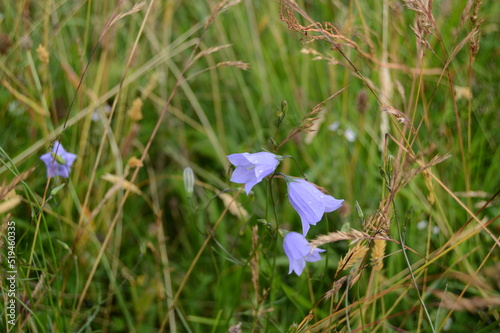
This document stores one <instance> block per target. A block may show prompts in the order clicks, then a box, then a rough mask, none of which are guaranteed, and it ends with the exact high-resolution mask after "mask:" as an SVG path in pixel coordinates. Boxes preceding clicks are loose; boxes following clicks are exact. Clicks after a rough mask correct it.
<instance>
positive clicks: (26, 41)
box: [19, 35, 33, 50]
mask: <svg viewBox="0 0 500 333" xmlns="http://www.w3.org/2000/svg"><path fill="white" fill-rule="evenodd" d="M19 46H21V48H23V49H25V50H29V49H31V48H32V47H33V41H32V40H31V38H30V36H28V35H26V36H23V37H21V39H20V40H19Z"/></svg>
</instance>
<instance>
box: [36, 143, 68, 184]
mask: <svg viewBox="0 0 500 333" xmlns="http://www.w3.org/2000/svg"><path fill="white" fill-rule="evenodd" d="M76 157H77V156H76V155H75V154H72V153H68V152H67V151H66V150H65V149H64V147H63V146H62V144H60V143H59V141H56V142H54V146H53V147H52V152H50V153H47V154H43V155H42V156H40V159H41V160H42V161H43V163H45V166H46V167H47V178H51V177H54V176H61V177H64V178H68V177H69V169H70V167H71V165H72V164H73V162H74V161H75V160H76Z"/></svg>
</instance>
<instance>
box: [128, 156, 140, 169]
mask: <svg viewBox="0 0 500 333" xmlns="http://www.w3.org/2000/svg"><path fill="white" fill-rule="evenodd" d="M127 164H128V165H129V166H130V167H131V168H137V167H142V162H141V160H140V159H138V158H137V157H135V156H132V157H131V158H130V159H129V160H128V162H127Z"/></svg>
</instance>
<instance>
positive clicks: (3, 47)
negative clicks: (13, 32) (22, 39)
mask: <svg viewBox="0 0 500 333" xmlns="http://www.w3.org/2000/svg"><path fill="white" fill-rule="evenodd" d="M11 45H12V43H11V41H10V38H9V36H8V35H7V34H0V54H6V53H7V51H8V50H9V48H10V46H11Z"/></svg>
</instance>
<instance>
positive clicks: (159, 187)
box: [0, 0, 500, 332]
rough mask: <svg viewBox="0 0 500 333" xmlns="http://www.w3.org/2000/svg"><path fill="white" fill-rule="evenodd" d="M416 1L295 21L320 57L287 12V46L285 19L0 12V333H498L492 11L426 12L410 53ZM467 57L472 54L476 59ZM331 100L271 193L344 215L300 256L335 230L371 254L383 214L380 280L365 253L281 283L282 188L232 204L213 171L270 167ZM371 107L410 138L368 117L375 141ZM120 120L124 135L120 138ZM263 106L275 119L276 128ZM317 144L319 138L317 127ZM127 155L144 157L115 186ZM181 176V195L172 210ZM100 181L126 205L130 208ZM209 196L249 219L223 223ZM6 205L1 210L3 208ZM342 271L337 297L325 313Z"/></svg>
mask: <svg viewBox="0 0 500 333" xmlns="http://www.w3.org/2000/svg"><path fill="white" fill-rule="evenodd" d="M415 3H419V2H418V1H414V2H411V1H406V6H405V2H401V1H392V0H391V1H387V2H385V4H384V2H382V1H373V2H372V1H358V0H353V1H299V2H298V7H299V8H300V9H301V10H302V11H303V12H304V13H307V15H308V16H309V17H310V18H311V19H312V20H313V22H328V23H329V24H330V25H331V26H333V27H335V29H336V38H335V39H334V40H333V43H329V42H327V41H325V40H312V38H311V37H313V36H317V37H318V38H319V37H321V36H322V35H321V34H320V33H318V32H314V31H313V30H314V28H315V26H314V25H312V24H313V22H308V21H307V19H306V18H305V17H304V16H303V15H301V14H300V12H294V16H295V17H296V18H297V20H298V22H299V23H300V24H301V25H302V26H304V27H306V26H309V30H307V35H305V34H300V33H299V32H297V31H294V29H293V28H292V27H290V26H289V24H288V23H289V22H290V21H289V22H285V19H286V17H287V16H286V15H285V12H284V8H285V5H286V2H282V3H280V2H277V1H246V0H245V1H241V2H237V1H233V2H226V3H225V7H218V6H220V4H221V3H218V2H215V1H208V2H201V1H145V2H142V3H135V2H131V1H102V2H101V1H91V0H87V1H61V0H56V1H32V2H30V1H18V2H12V1H7V0H3V1H0V4H1V7H0V26H1V33H0V52H1V54H0V79H1V83H2V84H1V85H0V119H1V125H0V128H1V133H0V147H1V148H2V150H1V151H0V153H1V155H0V156H1V159H2V166H0V179H1V180H2V181H4V182H5V183H4V185H5V186H9V184H11V185H12V186H11V187H12V188H15V191H16V193H17V195H18V196H20V197H18V198H21V200H20V202H19V204H18V205H17V206H16V207H13V208H11V209H9V210H5V211H1V210H0V213H1V214H2V215H1V221H2V235H4V230H5V226H6V223H7V221H9V220H13V221H15V222H16V226H17V247H16V254H17V256H18V258H17V259H18V271H19V273H18V280H17V283H18V299H17V301H18V304H19V307H18V312H17V321H16V325H14V326H8V325H7V321H6V319H7V317H6V311H5V308H4V306H5V304H7V303H6V302H7V296H6V292H5V291H6V290H7V289H6V288H7V285H6V282H5V281H6V280H5V279H2V281H1V286H2V295H3V302H2V306H0V310H1V314H2V322H1V324H0V325H5V328H6V330H7V331H11V332H21V331H32V332H52V331H54V332H58V331H59V332H69V331H75V332H94V331H101V332H123V331H129V332H149V331H159V330H164V331H172V332H173V331H178V332H226V331H228V329H229V328H230V327H231V326H233V332H237V328H235V327H234V325H237V324H238V323H241V330H242V331H243V332H247V331H248V332H250V331H254V332H285V331H295V330H303V331H307V329H309V331H310V332H324V331H331V332H347V331H351V330H352V331H356V330H357V331H360V330H363V331H380V332H391V331H410V332H428V331H429V332H430V331H433V330H434V331H450V332H471V331H477V332H479V331H481V332H490V331H491V332H493V331H495V330H498V329H499V327H500V325H499V318H500V314H499V311H498V306H499V305H500V301H499V300H500V285H499V284H498V276H499V274H500V266H499V265H498V256H499V251H498V247H497V244H498V242H499V240H498V234H499V232H500V224H499V222H498V221H497V220H496V218H498V216H499V199H498V197H497V196H496V195H497V194H498V193H497V192H498V190H499V189H500V186H499V185H500V177H499V171H498V165H499V164H500V150H499V149H498V145H499V143H500V134H499V133H500V132H499V131H498V124H499V121H500V118H499V113H498V107H499V106H500V101H499V96H498V94H497V91H498V88H499V85H498V82H500V74H499V70H498V67H499V61H498V58H499V53H500V49H499V46H498V43H497V41H498V37H497V36H498V31H499V29H500V27H499V21H498V17H499V15H500V5H499V3H498V2H496V1H485V2H484V3H483V4H479V1H465V0H460V1H440V2H435V3H433V7H432V9H431V13H432V15H433V18H434V20H435V21H434V22H432V24H433V25H432V27H433V29H431V30H430V32H431V33H430V34H428V35H427V36H425V38H424V39H425V41H427V42H428V47H425V46H423V44H422V43H421V42H422V41H423V40H419V38H418V37H417V36H416V34H415V32H414V31H413V30H412V29H415V31H417V32H418V31H419V29H420V28H419V26H418V25H417V22H419V19H421V18H422V16H425V15H423V14H422V13H418V12H417V11H415V10H411V8H412V6H414V5H415ZM430 3H432V1H431V2H430ZM412 4H413V5H412ZM286 8H293V6H292V7H286ZM476 8H477V18H472V19H471V17H473V16H474V15H473V13H474V11H475V10H476ZM216 10H218V12H217V13H215V14H212V13H214V11H216ZM427 14H428V13H427ZM384 15H385V17H384ZM424 21H425V20H424ZM480 21H481V23H480ZM384 22H385V23H387V25H386V27H385V28H384ZM424 23H425V22H424ZM110 24H111V25H110ZM420 24H421V26H422V21H420ZM421 26H420V27H421ZM323 27H324V28H327V27H328V26H327V25H323ZM316 28H317V26H316ZM475 28H477V29H478V32H477V33H476V34H473V35H471V32H473V31H474V29H475ZM384 29H385V31H384ZM332 31H333V30H332ZM302 32H304V30H302ZM471 40H472V41H474V40H476V41H479V42H478V43H479V51H478V52H477V54H475V53H473V51H472V50H471ZM354 43H355V44H354ZM335 45H338V46H339V47H340V50H341V51H342V54H341V53H340V52H339V51H338V50H337V49H336V46H335ZM353 45H356V47H357V49H356V47H353ZM40 47H42V49H45V50H46V52H47V53H48V57H49V58H48V59H49V60H48V62H45V61H44V59H43V54H42V53H43V51H41V49H40ZM384 49H385V50H384ZM384 53H385V54H386V56H387V61H386V62H387V63H388V65H384V64H383V63H382V59H383V55H384ZM193 56H195V58H193ZM344 56H345V57H344ZM193 59H195V61H192V62H191V60H193ZM347 59H349V61H347ZM448 60H449V66H447V68H445V64H447V61H448ZM187 64H189V66H187ZM186 66H187V67H186ZM352 66H355V68H356V69H354V68H352ZM384 66H387V67H388V68H389V70H388V73H389V75H390V76H389V78H388V79H385V78H384V77H383V75H384V74H383V73H384V71H385V69H384ZM242 67H243V68H242ZM247 67H248V68H247ZM186 68H187V69H186ZM244 68H247V69H244ZM356 70H357V71H358V72H357V71H356ZM359 74H361V75H362V77H360V75H359ZM80 79H81V82H80ZM384 80H385V81H384ZM369 87H371V90H370V89H369ZM343 88H345V90H344V91H343V92H341V93H340V94H339V95H338V96H337V97H335V98H333V99H331V100H329V101H326V102H325V103H324V104H323V106H322V112H321V113H320V114H319V115H318V114H316V115H313V116H311V117H313V118H316V117H318V118H319V119H314V121H313V122H314V123H316V125H317V130H316V131H315V132H314V133H312V134H308V133H300V134H298V135H296V136H294V137H293V138H292V139H290V140H289V141H287V142H286V143H285V144H284V145H283V146H282V147H281V148H280V149H279V150H278V151H277V153H278V154H281V155H291V156H294V157H295V160H296V161H297V165H295V163H293V161H292V160H291V159H286V160H285V161H284V162H283V163H282V164H281V165H280V171H281V172H283V173H286V174H291V175H294V176H300V171H299V168H300V170H303V171H304V173H305V174H306V175H307V176H308V179H309V180H310V181H312V182H314V183H316V184H318V185H320V186H322V187H324V188H325V189H327V190H328V191H329V192H330V193H331V194H332V195H333V196H335V197H336V198H343V199H345V202H346V205H345V206H344V207H343V208H342V209H341V210H340V211H338V212H335V213H331V214H327V215H326V217H325V218H324V219H323V222H321V223H319V224H318V226H317V227H316V228H314V229H311V232H310V234H309V235H308V238H310V239H313V238H314V237H315V236H317V235H320V234H327V233H329V232H336V231H339V230H341V228H343V227H344V228H346V226H347V225H350V227H352V228H354V229H356V230H364V231H366V232H369V233H370V234H372V235H373V234H374V233H375V232H377V231H378V232H380V231H381V230H382V229H383V226H382V225H381V224H380V223H379V222H380V221H379V220H377V218H379V217H380V216H384V217H385V218H387V219H388V220H389V221H390V222H387V223H388V224H387V228H386V229H387V230H386V231H387V233H388V236H389V237H390V238H391V239H393V240H394V241H391V242H388V245H387V248H386V257H385V258H384V268H383V269H382V270H381V271H380V272H376V271H375V270H373V269H372V265H373V262H371V261H370V255H367V257H366V258H365V260H364V261H363V262H362V263H360V264H358V266H355V267H354V269H353V270H351V271H349V270H346V271H345V272H340V273H339V274H337V273H336V272H337V269H338V263H339V260H340V258H341V257H344V256H345V255H346V253H347V251H348V250H349V248H352V247H353V245H352V244H351V245H349V243H348V242H347V241H341V242H335V243H332V244H327V245H325V246H323V248H325V249H326V250H327V252H326V253H325V255H324V260H322V261H321V262H318V263H308V265H307V269H306V271H305V272H304V273H303V274H302V276H300V277H297V276H295V275H288V274H287V273H288V260H287V258H286V257H285V255H284V253H283V251H282V246H281V243H282V237H281V236H280V234H279V232H278V228H282V229H284V230H295V231H298V230H300V219H299V217H298V215H297V213H296V212H295V211H294V210H293V209H292V207H291V206H290V204H289V203H288V199H287V196H286V186H285V183H284V181H283V180H281V179H277V178H275V179H273V180H272V181H271V182H269V181H267V180H266V181H264V182H262V183H261V184H259V185H257V186H256V187H255V188H254V190H253V193H252V194H251V195H250V196H247V195H245V194H244V193H243V194H241V192H239V185H238V184H234V183H230V182H229V178H230V172H231V169H230V165H229V162H228V161H227V159H226V155H227V154H231V153H237V152H244V151H247V152H257V151H262V150H264V149H266V150H270V151H273V149H274V146H273V143H272V142H273V140H274V142H276V143H278V144H279V143H280V142H282V141H283V140H284V139H285V138H286V137H287V135H288V134H289V133H290V132H291V131H292V130H293V129H294V128H296V127H297V126H299V124H301V120H302V119H304V118H307V117H308V112H310V111H311V110H313V109H314V107H315V106H316V105H318V104H319V103H321V102H322V101H325V100H326V99H327V98H328V97H329V96H331V95H333V94H335V93H337V92H338V91H340V90H341V89H343ZM464 92H465V95H464ZM384 93H386V94H389V97H388V100H387V104H389V105H390V106H391V107H393V108H395V109H397V110H399V111H400V112H402V113H404V114H406V117H407V119H408V121H409V122H407V123H406V125H408V124H411V126H413V129H414V132H412V131H411V130H409V129H408V127H405V124H402V123H400V122H398V119H397V117H394V116H391V115H389V118H388V119H389V126H390V127H389V134H390V136H386V137H385V138H384V136H383V135H382V133H381V121H382V117H384V114H385V113H384V112H383V111H381V105H380V103H379V101H378V100H377V97H378V98H380V96H382V95H383V94H384ZM467 93H468V94H469V95H467ZM170 97H171V99H170ZM138 98H139V99H140V100H141V102H142V107H141V111H142V119H140V120H133V119H132V118H131V116H130V110H131V109H132V108H133V105H134V100H137V99H138ZM282 101H286V102H287V105H288V111H287V114H286V117H285V118H284V120H283V122H282V123H281V125H280V126H279V127H277V126H276V124H277V114H278V110H279V107H280V105H281V102H282ZM361 104H362V105H361ZM42 113H43V114H42ZM111 116H112V117H111ZM108 119H111V120H110V125H109V127H108V128H107V126H108V125H107V120H108ZM334 122H338V129H335V130H331V129H329V128H331V127H330V125H332V124H333V123H334ZM302 124H303V123H302ZM155 127H157V129H158V132H155ZM346 131H347V132H348V131H352V132H354V133H355V139H354V140H352V141H350V140H348V138H347V137H346V135H344V134H345V133H346ZM308 136H309V137H310V139H308ZM403 137H404V138H405V139H403ZM56 138H58V140H60V141H61V142H62V143H63V145H64V147H65V148H66V150H67V151H69V152H73V153H75V154H77V155H78V159H77V161H76V162H75V164H74V165H73V167H72V170H71V175H70V178H69V179H68V180H65V179H61V178H55V179H52V180H51V181H50V183H48V181H47V179H46V177H45V176H46V170H45V167H44V166H43V164H42V162H41V161H40V160H39V157H40V155H41V154H43V153H45V152H47V151H48V149H49V146H50V144H51V143H52V142H53V141H54V140H55V139H56ZM271 138H272V139H271ZM308 140H310V141H308ZM410 142H411V144H410ZM381 147H382V149H380V148H381ZM405 151H406V153H405ZM446 154H449V155H450V157H449V158H448V159H446V160H444V161H442V162H441V163H439V164H437V165H435V166H432V168H430V169H428V170H427V171H428V172H430V173H432V175H433V176H435V178H433V177H432V176H431V174H430V173H427V172H419V173H418V174H417V172H415V171H416V170H417V169H418V167H419V164H418V163H420V162H421V163H424V164H425V163H429V162H430V161H431V160H432V158H433V157H435V156H436V155H439V156H444V155H446ZM389 156H392V157H394V160H393V162H391V161H392V160H391V158H392V157H389ZM132 157H136V158H139V159H141V158H143V166H142V167H141V168H139V169H138V171H137V174H136V175H134V172H135V170H136V168H134V167H130V166H129V164H127V163H128V161H129V160H130V159H131V158H132ZM32 167H34V170H32V171H31V172H29V173H28V170H30V168H32ZM186 167H191V168H192V169H193V170H194V172H195V176H196V185H195V190H194V193H193V195H192V196H188V195H187V193H186V191H185V189H184V183H183V177H182V175H183V170H184V168H186ZM298 167H299V168H298ZM412 172H415V173H412ZM107 174H111V175H114V176H116V177H115V178H110V177H109V176H106V175H107ZM19 175H22V178H23V179H22V181H21V179H20V177H18V176H19ZM413 176H414V177H413ZM401 177H409V178H411V179H410V181H409V182H408V184H406V185H405V186H404V187H402V188H401V189H400V190H399V191H396V190H395V188H394V187H391V184H392V185H394V183H391V181H392V179H401ZM120 178H125V179H126V180H127V181H132V183H134V184H135V185H136V186H137V188H138V189H139V190H140V193H139V194H137V193H128V192H127V189H128V188H130V186H131V185H130V183H126V184H125V185H123V183H121V185H120V183H117V181H116V179H120ZM106 179H108V180H109V179H111V180H113V179H114V181H108V180H106ZM61 183H66V185H65V187H64V188H63V189H62V190H60V191H59V192H58V193H55V194H53V195H51V191H52V189H53V188H55V187H56V186H57V185H60V184H61ZM127 184H129V185H127ZM127 186H128V187H127ZM221 193H223V194H224V195H230V196H231V197H234V198H235V202H236V203H237V204H238V205H239V206H238V207H240V209H244V210H245V211H246V212H247V213H248V215H247V216H244V217H242V216H241V215H238V214H232V213H231V212H228V211H227V209H226V208H227V204H228V202H227V201H226V203H224V201H223V200H221V198H222V197H223V196H224V195H222V197H221ZM4 194H5V193H3V194H2V200H3V201H2V203H6V202H8V201H9V200H11V199H9V198H8V197H5V195H4ZM391 194H394V197H393V198H392V197H391ZM124 198H126V201H124V204H122V203H121V202H122V200H125V199H124ZM490 199H492V200H491V202H489V203H488V205H486V202H487V201H488V200H490ZM11 202H12V201H11ZM356 202H358V203H359V205H360V207H361V208H362V211H363V213H364V223H362V221H361V220H360V218H359V216H358V214H357V213H356V209H355V204H356ZM387 203H389V204H387ZM385 204H387V206H384V205H385ZM233 207H234V205H233ZM468 211H469V212H468ZM470 212H472V213H474V216H476V219H473V218H471V214H470ZM376 221H378V222H377V223H378V224H374V228H372V229H370V228H368V225H369V224H370V223H371V222H373V223H375V222H376ZM421 221H426V222H427V224H425V223H424V224H420V227H419V222H421ZM480 223H482V224H486V226H483V227H481V226H480ZM421 226H423V228H422V227H421ZM253 227H256V229H255V230H257V231H256V235H258V241H257V242H256V243H254V245H252V228H253ZM462 228H463V229H462ZM485 229H487V231H486V230H485ZM82 235H83V236H82ZM401 240H404V241H405V244H406V245H407V246H408V247H409V250H407V251H406V252H405V253H403V252H402V250H401V249H402V247H401ZM103 245H104V246H103ZM366 245H367V246H373V244H372V243H371V242H366ZM2 256H4V252H2ZM256 256H258V258H259V262H258V264H257V266H252V265H251V260H252V258H255V257H256ZM3 262H4V264H3V265H4V266H3V268H2V269H3V272H4V274H6V273H5V272H6V271H7V267H6V265H5V261H3ZM409 268H411V269H409ZM340 271H341V270H340ZM252 272H253V275H252ZM356 272H361V273H362V274H361V277H360V279H359V280H358V281H357V282H356V283H355V284H354V286H353V287H352V288H349V289H348V290H347V289H346V287H345V285H344V286H342V288H341V289H340V291H338V292H337V293H336V294H335V295H334V296H333V297H332V298H330V299H323V298H322V297H323V295H324V294H325V293H326V292H327V291H328V290H330V288H332V285H333V284H334V283H335V281H338V279H339V278H340V277H341V276H346V274H347V273H353V274H354V273H356ZM412 272H413V273H414V274H415V278H414V279H410V278H409V275H410V273H412ZM256 276H258V283H257V282H256V280H255V279H256ZM352 276H353V277H354V275H352ZM252 279H253V280H252ZM415 286H416V287H417V288H415ZM256 287H257V288H256ZM417 290H418V292H417ZM424 305H425V306H424ZM169 309H173V310H172V311H169ZM426 311H428V314H429V315H428V316H427V315H426V314H425V312H426ZM308 315H310V317H308ZM428 318H430V319H431V322H432V325H431V324H430V323H429V321H428ZM306 319H307V320H306ZM301 323H302V324H301ZM297 325H298V327H297Z"/></svg>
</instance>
